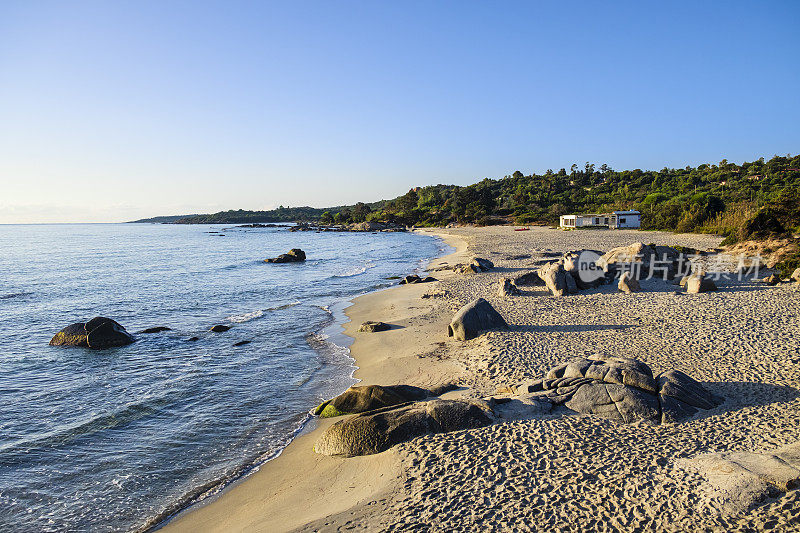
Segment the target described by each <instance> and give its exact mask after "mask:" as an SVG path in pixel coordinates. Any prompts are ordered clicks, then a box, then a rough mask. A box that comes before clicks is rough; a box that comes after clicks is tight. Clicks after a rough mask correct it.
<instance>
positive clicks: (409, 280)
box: [399, 274, 437, 285]
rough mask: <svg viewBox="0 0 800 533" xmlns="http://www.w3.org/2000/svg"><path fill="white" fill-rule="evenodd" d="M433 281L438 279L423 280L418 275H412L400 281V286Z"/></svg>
mask: <svg viewBox="0 0 800 533" xmlns="http://www.w3.org/2000/svg"><path fill="white" fill-rule="evenodd" d="M432 281H437V279H436V278H432V277H430V276H428V277H426V278H421V277H419V276H417V275H416V274H411V275H409V276H406V277H404V278H403V279H401V280H400V283H399V284H400V285H412V284H414V283H431V282H432Z"/></svg>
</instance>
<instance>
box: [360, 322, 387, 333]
mask: <svg viewBox="0 0 800 533" xmlns="http://www.w3.org/2000/svg"><path fill="white" fill-rule="evenodd" d="M390 329H392V327H391V326H390V325H389V324H387V323H386V322H373V321H372V320H368V321H366V322H364V323H363V324H361V327H359V328H358V331H361V332H366V333H377V332H379V331H388V330H390Z"/></svg>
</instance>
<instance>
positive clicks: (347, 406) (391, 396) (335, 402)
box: [314, 385, 434, 418]
mask: <svg viewBox="0 0 800 533" xmlns="http://www.w3.org/2000/svg"><path fill="white" fill-rule="evenodd" d="M428 396H434V394H432V393H431V391H429V390H427V389H423V388H421V387H414V386H411V385H362V386H354V387H350V388H349V389H347V390H346V391H344V392H343V393H342V394H340V395H339V396H337V397H335V398H333V399H331V400H328V401H327V402H323V403H321V404H319V405H318V406H317V408H316V409H315V410H314V414H315V415H317V416H319V417H321V418H331V417H334V416H342V415H349V414H355V413H364V412H366V411H374V410H375V409H383V408H384V407H391V406H393V405H399V404H401V403H407V402H411V401H417V400H424V399H425V398H427V397H428Z"/></svg>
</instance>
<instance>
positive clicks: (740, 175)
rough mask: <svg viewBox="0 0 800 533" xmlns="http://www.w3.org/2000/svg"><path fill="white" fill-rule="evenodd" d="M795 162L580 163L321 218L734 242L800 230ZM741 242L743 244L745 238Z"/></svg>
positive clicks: (799, 178)
mask: <svg viewBox="0 0 800 533" xmlns="http://www.w3.org/2000/svg"><path fill="white" fill-rule="evenodd" d="M798 190H800V156H796V157H792V156H786V157H781V156H775V157H773V158H772V159H770V160H769V161H765V160H764V159H763V158H762V159H759V160H758V161H753V162H750V163H743V164H742V165H736V164H734V163H728V162H727V161H726V160H722V161H720V162H719V163H718V164H703V165H699V166H697V167H686V168H682V169H674V168H663V169H661V170H659V171H653V170H640V169H635V170H623V171H616V170H613V169H611V168H610V167H609V166H607V165H601V166H599V167H597V166H596V165H594V164H591V163H586V164H585V165H584V166H583V167H582V168H578V166H577V165H573V166H572V167H571V168H570V169H569V170H567V169H563V168H562V169H560V170H559V171H557V172H556V171H553V170H548V171H547V172H545V173H544V174H531V175H527V176H526V175H524V174H523V173H522V172H520V171H516V172H514V173H513V174H511V175H509V176H505V177H503V178H502V179H496V180H494V179H484V180H482V181H480V182H478V183H476V184H473V185H469V186H466V187H459V186H455V185H433V186H428V187H417V188H414V189H412V190H410V191H408V192H407V193H406V194H404V195H403V196H400V197H398V198H395V199H393V200H389V201H386V202H383V203H381V204H380V206H379V207H378V208H377V209H370V208H369V207H368V206H364V204H359V206H355V207H346V208H343V209H340V210H338V211H337V210H326V212H325V213H323V216H324V217H325V219H326V220H327V219H332V220H335V221H336V222H351V221H356V222H358V221H361V220H374V221H381V222H398V223H404V224H413V225H417V226H444V225H447V224H449V223H453V222H455V223H469V224H478V225H491V224H504V223H514V224H556V223H558V217H559V216H560V215H563V214H567V213H602V212H609V211H614V210H622V209H639V210H640V211H642V225H643V229H662V230H673V231H680V232H708V233H719V234H723V235H734V236H736V235H738V233H739V232H740V231H741V230H742V229H743V228H744V229H746V227H747V226H746V224H745V223H746V222H747V221H749V220H751V219H753V218H754V217H756V216H757V215H758V216H760V220H759V221H756V223H755V225H753V224H751V226H752V227H751V230H752V231H758V230H759V228H767V227H771V228H773V229H778V228H779V227H783V228H784V230H792V229H795V228H796V226H798V225H800V211H798V210H799V209H800V207H798V206H800V196H798ZM744 236H745V235H743V236H742V237H744Z"/></svg>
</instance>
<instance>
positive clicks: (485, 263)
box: [470, 257, 494, 272]
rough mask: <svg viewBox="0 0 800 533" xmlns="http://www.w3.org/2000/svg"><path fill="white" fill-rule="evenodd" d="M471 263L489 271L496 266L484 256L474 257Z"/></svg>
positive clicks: (483, 270)
mask: <svg viewBox="0 0 800 533" xmlns="http://www.w3.org/2000/svg"><path fill="white" fill-rule="evenodd" d="M470 264H471V265H473V266H475V267H477V268H478V270H480V271H481V272H488V271H489V270H492V269H493V268H494V263H492V262H491V261H489V260H488V259H484V258H482V257H473V258H472V261H471V262H470Z"/></svg>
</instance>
